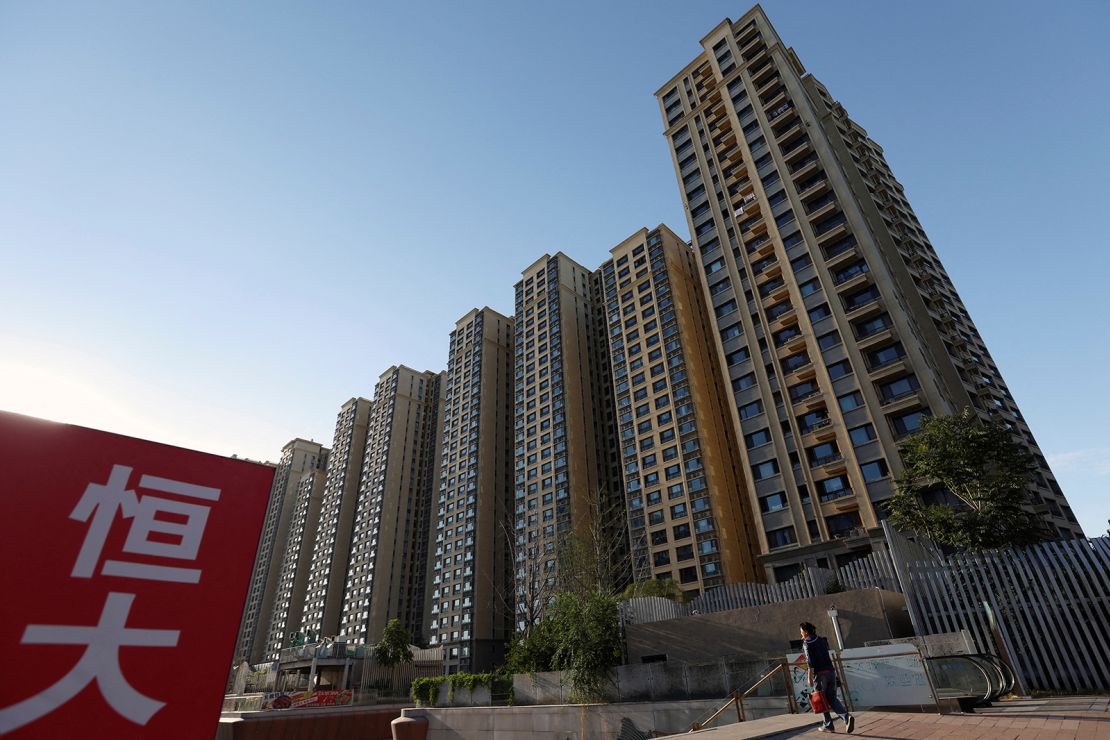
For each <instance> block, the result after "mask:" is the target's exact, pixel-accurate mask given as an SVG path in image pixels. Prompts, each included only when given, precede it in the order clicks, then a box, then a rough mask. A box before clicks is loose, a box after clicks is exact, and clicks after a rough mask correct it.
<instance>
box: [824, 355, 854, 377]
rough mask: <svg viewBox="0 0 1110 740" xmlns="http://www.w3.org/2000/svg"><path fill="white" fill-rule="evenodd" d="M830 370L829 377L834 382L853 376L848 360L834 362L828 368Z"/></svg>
mask: <svg viewBox="0 0 1110 740" xmlns="http://www.w3.org/2000/svg"><path fill="white" fill-rule="evenodd" d="M828 369H829V377H830V378H832V379H833V380H836V379H837V378H843V377H845V376H846V375H851V374H852V366H851V365H850V364H848V361H847V360H841V361H840V362H834V363H833V364H831V365H829V366H828Z"/></svg>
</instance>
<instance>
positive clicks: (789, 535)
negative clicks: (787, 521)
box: [767, 527, 798, 550]
mask: <svg viewBox="0 0 1110 740" xmlns="http://www.w3.org/2000/svg"><path fill="white" fill-rule="evenodd" d="M797 541H798V538H797V537H796V536H795V535H794V528H793V527H783V528H781V529H772V530H768V532H767V547H768V548H770V549H772V550H774V549H775V548H777V547H786V546H787V545H793V544H794V543H795V542H797Z"/></svg>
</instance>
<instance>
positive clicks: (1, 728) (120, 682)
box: [0, 593, 181, 734]
mask: <svg viewBox="0 0 1110 740" xmlns="http://www.w3.org/2000/svg"><path fill="white" fill-rule="evenodd" d="M134 600H135V594H117V593H110V594H108V601H107V602H106V603H105V604H104V610H103V611H102V612H101V613H100V623H99V624H97V625H96V626H95V627H76V626H69V625H61V624H29V625H27V629H26V630H25V631H24V633H23V639H22V640H21V642H23V643H24V644H28V645H84V646H85V652H84V654H83V655H82V656H81V659H80V660H79V661H77V665H75V666H73V668H72V669H71V670H70V672H69V673H67V674H66V675H65V676H63V677H62V678H61V680H59V681H58V682H57V683H56V684H54V685H53V686H51V687H50V688H48V689H45V690H44V691H42V692H40V693H38V694H36V695H35V696H32V697H31V698H29V699H25V700H23V701H21V702H19V703H18V704H13V705H12V706H10V707H5V708H3V709H0V734H4V733H7V732H11V731H12V730H14V729H17V728H19V727H22V726H23V725H26V724H28V723H30V722H34V721H35V720H36V719H38V718H39V717H42V716H44V715H46V714H49V713H50V712H53V711H54V710H55V709H57V708H58V707H60V706H62V705H63V704H65V703H66V702H67V701H69V700H70V699H72V698H73V697H75V696H77V694H79V693H80V692H81V690H82V689H84V688H85V687H86V686H88V685H89V684H90V683H92V682H93V681H96V685H97V687H98V688H99V689H100V693H101V695H102V696H103V697H104V700H105V701H107V702H108V704H109V705H111V707H112V709H114V710H116V712H118V713H119V714H121V715H122V716H124V717H126V718H127V719H129V720H131V721H132V722H134V723H135V724H137V725H145V724H146V723H147V722H148V721H150V718H151V717H153V716H154V713H155V712H157V711H158V710H159V709H161V708H162V707H164V706H165V702H161V701H155V700H154V699H151V698H150V697H148V696H144V695H142V694H141V693H139V692H138V691H136V690H135V689H134V688H133V687H132V686H131V684H129V683H128V682H127V679H126V678H125V677H124V675H123V671H122V670H121V669H120V664H119V649H120V647H122V646H125V645H126V646H143V647H174V646H175V645H177V638H178V636H179V635H180V634H181V633H180V631H178V630H148V629H134V628H129V627H127V626H126V625H127V614H128V612H130V611H131V602H133V601H134Z"/></svg>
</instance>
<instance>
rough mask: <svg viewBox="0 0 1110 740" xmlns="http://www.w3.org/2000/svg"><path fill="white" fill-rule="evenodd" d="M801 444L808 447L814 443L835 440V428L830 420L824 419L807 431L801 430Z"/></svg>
mask: <svg viewBox="0 0 1110 740" xmlns="http://www.w3.org/2000/svg"><path fill="white" fill-rule="evenodd" d="M801 432H802V443H803V444H804V445H805V446H806V447H810V446H812V445H813V443H815V442H827V441H828V440H830V439H836V427H835V426H834V425H833V423H832V419H825V420H824V421H823V422H820V423H818V424H813V425H812V426H810V427H809V428H808V429H803V430H801Z"/></svg>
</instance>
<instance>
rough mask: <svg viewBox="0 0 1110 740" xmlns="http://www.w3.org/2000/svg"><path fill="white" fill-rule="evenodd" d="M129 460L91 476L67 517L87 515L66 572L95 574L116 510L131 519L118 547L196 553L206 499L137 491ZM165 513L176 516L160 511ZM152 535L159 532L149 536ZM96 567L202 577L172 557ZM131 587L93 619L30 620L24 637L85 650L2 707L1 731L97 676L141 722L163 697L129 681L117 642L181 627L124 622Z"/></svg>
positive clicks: (145, 484)
mask: <svg viewBox="0 0 1110 740" xmlns="http://www.w3.org/2000/svg"><path fill="white" fill-rule="evenodd" d="M131 470H132V469H131V468H129V467H127V466H125V465H113V466H112V472H111V473H110V474H109V476H108V482H107V483H103V484H101V483H90V484H88V486H87V487H86V488H85V493H84V495H82V496H81V499H80V500H79V501H78V502H77V506H76V508H74V510H73V511H72V512H71V513H70V515H69V518H70V519H74V520H76V521H80V522H88V529H87V530H86V532H85V539H84V542H83V543H82V545H81V549H80V551H79V552H78V554H77V560H76V562H75V563H74V565H73V570H72V571H71V573H70V576H71V577H73V578H92V577H93V576H94V575H95V574H96V569H97V565H98V564H99V563H100V559H101V555H102V554H103V552H102V551H103V549H104V545H105V543H106V542H107V540H108V535H109V533H110V531H111V529H112V525H113V524H114V523H115V521H116V517H117V515H118V516H119V518H121V519H127V520H130V527H129V529H128V530H127V539H126V540H125V541H124V544H123V552H124V553H126V554H129V555H145V556H152V557H155V558H173V559H176V560H189V561H192V560H196V557H197V552H198V551H199V549H200V541H201V538H202V537H203V536H204V525H205V524H206V523H207V521H208V513H209V509H210V507H209V506H203V505H200V504H196V503H191V502H187V501H181V500H178V499H174V498H165V497H162V496H152V495H149V494H144V495H142V496H139V495H138V494H137V493H136V492H135V491H134V490H132V489H130V488H128V481H129V479H130V478H131ZM138 488H140V489H144V490H148V491H157V492H159V493H163V494H171V495H174V496H178V497H180V498H188V499H194V500H195V499H199V500H201V501H209V502H214V501H219V498H220V491H219V489H217V488H209V487H206V486H198V485H194V484H192V483H183V482H181V481H175V480H169V479H167V478H159V477H157V476H153V475H143V476H141V477H140V478H139V485H138ZM160 514H162V515H167V514H168V515H169V516H170V517H174V518H173V519H166V518H160V517H159V515H160ZM151 535H154V536H156V537H159V539H151ZM100 573H101V575H106V576H117V577H121V578H140V579H144V580H152V581H169V582H172V583H190V584H192V583H199V582H200V575H201V571H200V569H198V568H183V567H181V566H177V565H172V566H171V565H156V564H150V563H143V562H135V561H130V562H129V561H126V560H114V559H106V560H104V563H103V565H102V566H101V568H100ZM134 601H135V594H125V593H115V592H112V593H109V594H108V599H107V601H106V602H105V604H104V608H103V610H102V612H101V615H100V622H99V624H97V625H96V626H95V627H86V626H69V625H60V624H32V625H28V626H27V629H26V630H25V631H24V633H23V639H22V640H21V643H22V644H25V645H84V646H85V652H84V654H83V655H82V656H81V659H80V660H79V661H77V664H76V665H75V666H73V668H72V669H71V670H70V671H69V673H67V674H66V675H65V676H63V677H62V678H61V679H60V680H59V681H58V682H57V683H55V684H54V685H53V686H50V687H49V688H47V689H45V690H43V691H42V692H40V693H38V694H36V695H35V696H32V697H30V698H29V699H25V700H23V701H21V702H19V703H17V704H13V705H12V706H9V707H5V708H4V709H0V734H4V733H7V732H10V731H11V730H14V729H16V728H18V727H22V726H23V725H26V724H28V723H30V722H33V721H35V720H36V719H38V718H40V717H42V716H44V715H47V714H49V713H50V712H53V711H54V710H55V709H57V708H58V707H60V706H62V705H63V704H65V703H66V702H68V701H69V700H70V699H72V698H73V697H75V696H76V695H77V694H79V693H80V692H81V691H82V690H83V689H84V688H85V687H86V686H88V685H89V684H90V683H92V682H93V681H96V685H97V687H98V688H99V689H100V693H101V695H102V696H103V697H104V699H105V701H107V702H108V704H109V705H110V706H111V707H112V709H114V710H115V711H116V712H117V713H118V714H120V715H121V716H123V717H125V718H127V719H129V720H131V721H132V722H134V723H135V724H138V725H145V724H146V723H147V722H148V721H150V718H151V717H153V716H154V714H155V712H157V711H158V710H159V709H161V708H162V707H163V706H165V702H160V701H156V700H154V699H151V698H150V697H148V696H144V695H143V694H142V693H140V692H139V691H137V690H136V689H135V688H134V687H132V686H131V684H130V683H128V681H127V678H126V677H124V675H123V671H122V669H121V667H120V661H119V649H120V647H123V646H128V647H131V646H134V647H174V646H176V645H177V639H178V637H179V636H180V634H181V633H180V630H165V629H135V628H129V627H127V626H126V623H127V615H128V613H129V612H130V611H131V604H132V602H134Z"/></svg>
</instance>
